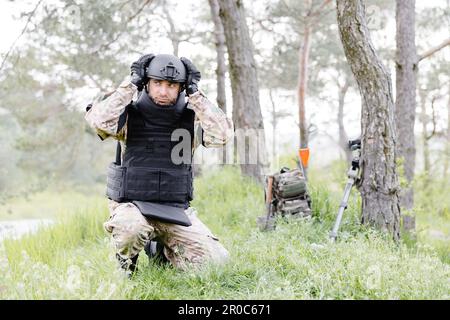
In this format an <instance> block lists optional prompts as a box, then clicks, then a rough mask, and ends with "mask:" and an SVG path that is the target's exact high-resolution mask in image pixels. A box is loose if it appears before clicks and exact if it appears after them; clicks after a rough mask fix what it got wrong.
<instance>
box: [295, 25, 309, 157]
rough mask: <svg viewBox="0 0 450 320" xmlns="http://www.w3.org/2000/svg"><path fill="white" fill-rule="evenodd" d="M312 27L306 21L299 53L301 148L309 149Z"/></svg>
mask: <svg viewBox="0 0 450 320" xmlns="http://www.w3.org/2000/svg"><path fill="white" fill-rule="evenodd" d="M310 36H311V27H310V26H309V22H308V19H306V22H305V27H304V30H303V43H302V46H301V47H300V51H299V73H298V116H299V119H298V120H299V126H300V148H307V147H308V125H307V124H306V115H305V113H306V105H305V104H306V101H305V99H306V88H307V84H308V61H309V51H310V48H311V47H310Z"/></svg>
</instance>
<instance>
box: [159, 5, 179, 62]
mask: <svg viewBox="0 0 450 320" xmlns="http://www.w3.org/2000/svg"><path fill="white" fill-rule="evenodd" d="M162 8H163V11H164V14H165V16H166V19H167V22H169V26H170V32H169V33H168V36H169V38H170V41H171V42H172V47H173V54H174V56H177V57H178V49H179V47H180V36H179V34H178V32H177V30H176V28H175V23H174V21H173V18H172V16H171V15H170V12H169V10H168V8H167V2H166V1H163V2H162Z"/></svg>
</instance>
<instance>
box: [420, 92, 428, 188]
mask: <svg viewBox="0 0 450 320" xmlns="http://www.w3.org/2000/svg"><path fill="white" fill-rule="evenodd" d="M426 100H427V97H426V92H424V91H422V90H421V91H420V123H421V124H422V143H423V169H424V171H425V174H426V175H427V177H426V183H425V185H427V181H428V174H429V172H430V148H429V145H428V134H427V124H428V119H427V105H426V103H427V101H426Z"/></svg>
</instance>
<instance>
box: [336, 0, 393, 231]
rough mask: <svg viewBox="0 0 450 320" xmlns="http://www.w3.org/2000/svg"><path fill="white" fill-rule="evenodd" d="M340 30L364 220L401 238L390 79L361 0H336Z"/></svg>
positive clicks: (363, 221)
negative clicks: (357, 104)
mask: <svg viewBox="0 0 450 320" xmlns="http://www.w3.org/2000/svg"><path fill="white" fill-rule="evenodd" d="M337 18H338V27H339V33H340V36H341V41H342V44H343V47H344V52H345V55H346V57H347V61H348V62H349V64H350V66H351V69H352V72H353V74H354V76H355V78H356V82H357V84H358V87H359V90H360V93H361V97H362V99H361V100H362V110H361V143H362V149H361V161H360V165H361V180H360V181H359V183H358V187H359V190H360V192H361V198H362V223H366V224H370V225H373V226H376V227H377V228H379V229H381V230H384V231H387V232H389V233H390V234H391V235H392V237H393V238H394V239H395V240H398V239H399V238H400V203H399V198H398V193H399V186H398V177H397V171H396V170H397V169H396V166H395V147H396V146H395V140H396V133H395V124H394V102H393V97H392V87H391V79H390V77H389V75H388V73H387V72H386V69H385V67H384V66H383V65H382V63H381V60H380V59H379V57H378V56H377V54H376V52H375V49H374V47H373V44H372V41H371V39H370V35H369V30H368V29H367V23H366V18H365V14H364V4H363V2H362V1H361V0H337Z"/></svg>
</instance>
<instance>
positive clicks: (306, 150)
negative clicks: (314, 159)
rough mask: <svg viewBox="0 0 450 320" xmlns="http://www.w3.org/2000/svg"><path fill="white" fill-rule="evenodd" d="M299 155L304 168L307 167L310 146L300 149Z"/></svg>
mask: <svg viewBox="0 0 450 320" xmlns="http://www.w3.org/2000/svg"><path fill="white" fill-rule="evenodd" d="M298 155H299V157H300V159H301V160H302V166H303V168H307V167H308V160H309V148H304V149H299V150H298Z"/></svg>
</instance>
